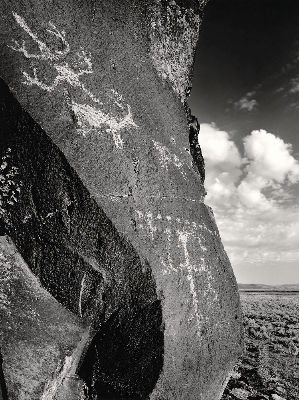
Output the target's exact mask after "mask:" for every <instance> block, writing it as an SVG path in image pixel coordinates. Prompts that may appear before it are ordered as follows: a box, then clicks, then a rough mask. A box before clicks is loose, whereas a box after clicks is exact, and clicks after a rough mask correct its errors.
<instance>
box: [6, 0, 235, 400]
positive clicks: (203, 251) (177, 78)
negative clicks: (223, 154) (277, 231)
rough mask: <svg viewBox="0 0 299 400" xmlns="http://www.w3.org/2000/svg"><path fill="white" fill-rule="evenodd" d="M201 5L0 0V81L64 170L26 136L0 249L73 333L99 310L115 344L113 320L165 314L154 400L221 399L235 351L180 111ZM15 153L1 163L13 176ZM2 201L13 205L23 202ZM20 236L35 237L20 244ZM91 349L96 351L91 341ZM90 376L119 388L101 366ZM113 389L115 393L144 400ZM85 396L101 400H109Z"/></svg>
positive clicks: (199, 179)
mask: <svg viewBox="0 0 299 400" xmlns="http://www.w3.org/2000/svg"><path fill="white" fill-rule="evenodd" d="M162 3H163V4H162ZM204 4H205V1H203V0H201V1H199V7H198V9H197V7H194V6H193V2H189V1H185V2H183V1H178V2H175V1H172V2H170V1H169V2H162V1H160V0H143V1H137V0H124V1H120V0H111V1H101V2H98V1H94V2H87V1H81V0H73V1H65V0H57V1H55V2H52V1H46V0H43V1H39V2H37V1H34V0H33V1H31V2H30V5H29V4H28V5H25V4H24V3H23V2H21V3H20V2H19V1H17V0H10V1H8V0H4V3H3V12H2V19H0V23H1V32H3V46H2V47H1V48H0V55H1V61H0V75H1V76H2V77H3V79H4V80H5V81H6V82H7V84H8V85H9V87H10V88H11V89H12V90H13V92H14V93H15V95H16V98H17V99H18V101H19V103H20V104H21V105H22V107H23V108H24V109H26V110H27V112H28V113H29V114H30V115H31V116H32V118H33V119H34V121H36V122H37V123H39V124H40V125H41V126H42V127H43V129H44V131H45V132H46V133H47V135H49V137H50V138H51V139H52V140H53V142H54V143H55V144H56V145H57V146H58V147H59V149H60V150H61V151H62V153H63V154H64V156H65V158H63V157H62V154H61V153H57V151H56V150H53V149H54V147H51V146H50V147H49V146H48V145H46V146H45V140H44V139H42V140H41V139H40V138H39V136H40V135H41V134H40V133H39V134H38V135H37V136H38V140H37V136H33V135H31V136H30V135H29V136H30V138H32V139H30V141H31V142H30V143H31V144H30V149H31V150H30V153H31V152H32V154H33V156H32V155H31V154H30V156H31V157H32V160H33V161H34V167H33V164H32V166H31V167H30V168H31V169H30V171H31V173H30V174H28V171H29V170H26V171H27V172H26V173H25V176H26V179H25V183H24V184H23V186H22V187H20V196H25V197H24V200H23V199H21V203H24V204H27V205H26V207H25V206H24V207H25V208H24V210H23V211H22V206H20V203H18V204H17V206H16V210H20V211H18V213H19V215H18V217H17V216H15V217H13V218H14V219H13V221H12V223H11V225H10V231H9V234H10V235H14V236H13V239H14V241H15V242H16V243H17V245H18V247H19V248H20V249H21V248H22V249H23V250H22V252H23V253H24V258H25V259H26V261H27V262H28V264H29V265H30V267H31V268H32V271H34V273H35V274H36V275H37V276H39V277H40V279H41V281H42V283H43V285H45V287H47V288H48V290H49V291H50V290H51V293H52V294H53V295H55V296H56V297H57V299H59V301H60V302H61V303H63V304H64V305H65V306H67V307H69V308H70V309H72V310H73V311H75V312H77V313H78V311H79V314H80V315H83V318H87V319H88V320H92V315H94V313H95V312H94V310H99V313H98V314H99V315H101V316H102V317H103V316H104V317H105V319H104V321H106V322H108V320H109V324H110V325H111V327H114V326H117V329H120V328H119V325H118V322H117V321H118V320H119V318H122V316H120V317H119V316H118V315H117V318H116V319H112V320H110V317H111V316H112V315H114V314H115V312H116V313H119V312H120V311H118V310H119V309H121V310H123V311H122V312H123V314H122V315H123V316H125V315H126V316H128V321H130V316H131V313H132V312H133V313H134V312H135V311H136V316H137V315H139V316H140V318H141V316H142V315H143V311H142V309H143V307H145V309H146V310H148V312H152V310H151V311H150V307H151V305H153V304H154V303H155V302H156V301H159V300H161V308H162V319H163V322H164V324H165V330H164V350H163V368H162V370H161V372H160V374H159V378H158V381H157V383H156V385H155V387H154V388H153V390H152V392H151V393H150V394H149V395H148V397H149V398H150V399H151V400H166V399H169V398H171V399H173V400H181V399H190V400H193V399H194V400H195V399H198V397H199V396H200V397H201V400H215V399H218V398H219V397H220V395H221V392H222V390H223V385H224V383H225V380H226V378H227V375H228V374H229V372H230V370H231V369H232V368H233V365H234V364H235V362H236V360H237V358H238V356H239V355H240V353H241V349H242V329H241V310H240V303H239V296H238V289H237V284H236V280H235V277H234V275H233V271H232V268H231V265H230V262H229V260H228V257H227V255H226V253H225V251H224V248H223V246H222V243H221V239H220V235H219V232H218V229H217V225H216V221H215V219H214V216H213V213H212V211H211V209H210V208H209V207H208V206H207V205H206V204H205V202H204V199H205V189H204V185H203V180H204V162H203V159H202V156H201V151H200V147H199V144H198V138H197V136H198V126H197V122H196V121H195V120H193V119H192V120H190V119H189V121H188V112H187V115H186V109H185V104H186V100H187V96H188V94H189V92H190V86H191V71H192V66H193V57H194V52H195V48H196V43H197V39H198V33H199V28H200V24H201V18H202V8H203V6H204ZM13 12H14V14H13ZM20 18H21V19H20ZM49 20H50V21H51V22H52V23H53V24H54V25H55V27H54V28H53V26H52V28H51V26H49ZM24 21H25V22H24ZM26 24H27V25H26ZM47 29H48V31H47ZM49 29H50V31H51V30H52V32H53V29H54V30H55V29H56V31H55V34H53V33H52V34H51V32H49ZM29 30H30V31H31V33H30V32H29ZM28 32H29V33H28ZM36 37H38V38H39V39H40V40H41V41H42V43H43V46H41V44H40V43H41V42H38V41H37V39H36ZM13 40H17V41H18V43H19V44H18V45H17V44H16V43H15V42H13ZM23 43H24V46H25V48H26V52H25V49H24V48H23V47H22V44H23ZM61 52H64V53H63V54H61ZM30 54H33V56H32V57H30ZM34 68H35V69H34ZM24 83H25V84H24ZM5 112H6V113H10V110H9V109H7V110H6V111H5ZM10 115H11V114H10ZM11 118H12V117H11ZM11 123H12V121H11ZM22 126H23V123H20V124H19V127H18V129H20V131H22V129H23V127H22ZM25 132H27V133H26V134H25V136H24V137H25V138H27V137H28V134H29V133H28V130H27V131H26V129H25ZM38 132H40V131H39V130H38ZM43 134H44V133H43ZM12 136H13V135H12ZM42 136H43V135H42ZM43 137H44V136H43ZM41 143H42V144H41ZM44 146H45V148H44ZM23 147H24V143H23V141H22V140H20V141H19V142H16V151H14V152H13V153H11V154H7V155H6V157H7V159H10V158H9V157H11V160H12V161H13V162H14V163H15V162H16V163H18V168H19V170H20V172H21V173H22V174H23V171H24V168H25V167H23V166H22V162H21V160H20V155H22V157H24V158H25V160H26V163H25V165H27V164H28V162H29V161H28V160H27V158H28V157H29V154H26V153H24V149H23ZM35 149H38V151H37V150H36V151H34V150H35ZM55 149H56V148H55ZM190 153H191V154H190ZM62 160H63V161H62ZM66 160H67V162H66ZM5 162H6V161H5ZM67 163H69V165H70V166H71V167H72V168H73V170H72V169H71V168H70V166H69V165H68V164H67ZM62 170H63V171H66V170H67V171H72V172H70V174H71V175H70V174H69V173H67V174H66V175H65V174H64V173H63V172H61V171H62ZM36 171H38V172H36ZM74 171H76V174H77V175H76V174H74ZM11 175H12V176H13V177H14V180H15V181H16V182H17V181H18V179H19V178H18V174H17V171H15V170H13V169H12V170H11ZM36 175H37V176H38V178H34V176H36ZM78 177H79V178H80V179H79V178H78ZM29 178H30V179H31V180H32V179H33V181H34V185H32V184H30V183H27V182H26V181H27V180H28V179H29ZM30 179H29V182H31V180H30ZM83 185H84V186H83ZM53 187H54V188H55V190H53ZM84 187H85V188H86V189H85V188H84ZM6 189H7V191H8V193H9V191H10V190H11V189H12V192H11V196H12V197H11V199H12V201H11V202H12V203H13V204H14V200H13V199H14V197H18V193H17V192H15V191H14V190H13V186H12V185H11V184H7V187H6ZM51 196H53V198H52V197H51ZM49 199H51V200H50V201H49ZM8 204H9V203H8ZM9 206H11V205H10V204H9ZM25 209H26V212H27V213H29V214H30V215H31V217H30V218H29V219H28V217H26V215H25V214H24V211H25ZM56 210H58V212H56ZM22 218H25V220H26V223H25V222H24V223H23V222H22V223H20V221H22ZM51 221H52V222H51ZM110 221H111V222H112V223H111V222H110ZM17 223H18V224H19V225H20V227H19V228H18V229H15V230H14V228H13V225H16V224H17ZM112 224H113V225H112ZM16 226H17V225H16ZM26 226H28V229H32V230H34V232H35V234H34V235H31V234H30V235H27V237H26V228H25V227H26ZM58 227H59V228H58ZM29 231H30V230H29ZM53 238H54V239H53ZM129 242H130V243H131V244H129ZM23 253H22V254H23ZM139 257H140V258H139ZM140 260H148V262H145V261H140ZM56 271H61V273H60V275H59V276H56V275H55V274H56ZM53 276H56V278H55V284H54V283H53V282H52V281H53V279H51V277H53ZM82 281H83V287H84V291H83V292H82V291H81V289H82ZM51 282H52V283H51ZM78 282H81V283H80V284H78ZM124 282H125V284H124ZM66 283H67V285H66ZM80 285H81V288H80ZM89 293H90V294H89ZM142 293H146V294H145V295H144V296H143V294H142ZM156 293H158V295H157V294H156ZM129 294H130V295H129ZM78 299H81V301H80V310H79V309H78V304H79V301H78ZM136 304H139V305H140V304H142V305H143V306H142V307H141V309H138V310H136V309H135V308H136ZM155 304H156V303H155ZM119 307H120V308H119ZM142 318H143V317H142ZM142 318H141V320H142ZM100 320H101V323H99V326H98V327H97V328H96V332H98V331H100V330H101V329H102V319H101V318H100ZM137 320H138V318H137ZM137 320H136V321H137ZM156 322H157V321H153V324H154V323H156ZM136 323H137V322H136ZM128 326H131V325H130V322H128ZM153 326H154V325H153ZM123 328H124V329H127V328H126V325H124V327H123ZM120 331H121V329H120ZM102 332H103V335H104V333H105V335H106V337H107V333H106V332H105V330H103V331H102ZM156 332H157V331H156ZM116 334H117V333H116ZM157 334H158V332H157ZM97 337H98V336H97ZM158 337H159V334H158ZM117 341H118V339H117ZM129 343H130V341H129V338H128V344H129ZM92 346H93V347H92V348H93V349H96V348H97V347H98V346H99V348H103V347H105V346H106V344H105V340H104V339H103V337H101V334H99V342H98V344H96V343H93V344H92ZM108 347H109V346H108ZM141 347H143V346H141ZM92 348H91V349H92ZM158 348H159V345H158ZM91 351H92V350H91ZM88 354H90V353H89V352H88ZM141 358H142V357H141ZM134 360H135V358H134ZM137 361H138V360H137V359H136V362H137ZM134 362H135V361H134ZM134 362H133V361H132V363H134ZM138 363H139V361H138V362H137V364H136V365H138ZM150 363H151V365H154V361H151V362H150ZM105 368H106V367H105ZM120 368H121V371H124V367H123V366H121V367H120ZM96 371H97V372H96ZM155 371H157V370H156V369H155ZM92 373H93V374H94V375H95V376H97V375H101V376H113V374H116V375H117V371H113V370H112V371H111V370H108V369H107V368H106V369H101V366H100V365H99V364H98V363H97V362H95V363H94V366H93V367H92ZM116 375H115V376H116ZM120 375H121V379H122V382H123V383H122V388H124V387H127V388H130V389H128V390H129V392H130V393H131V394H132V393H135V394H136V393H137V392H138V391H139V392H138V393H141V392H140V388H139V387H132V382H130V381H128V380H127V379H126V378H125V375H123V373H121V374H120ZM142 376H143V375H142V373H141V374H140V377H142ZM154 377H156V375H154ZM140 379H141V378H140ZM153 379H156V378H153ZM137 381H138V382H139V378H138V379H137ZM93 382H94V385H93V390H96V389H95V388H96V387H98V388H101V389H99V390H105V391H106V392H107V396H108V395H109V392H111V391H112V392H113V390H115V386H113V385H110V384H109V385H108V386H105V387H106V388H105V389H103V384H102V383H101V382H100V381H98V380H97V378H96V377H95V379H94V380H93ZM152 384H153V382H152ZM91 386H92V385H91ZM148 392H149V389H148V386H147V389H146V393H145V392H142V394H139V395H140V396H147V393H148ZM135 394H132V395H134V396H135ZM119 395H120V396H127V392H126V391H125V390H124V389H121V393H119Z"/></svg>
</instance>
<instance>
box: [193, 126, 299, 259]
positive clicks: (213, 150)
mask: <svg viewBox="0 0 299 400" xmlns="http://www.w3.org/2000/svg"><path fill="white" fill-rule="evenodd" d="M200 144H201V147H202V152H203V155H204V157H205V161H206V175H207V180H206V189H207V193H208V194H207V198H206V202H207V204H209V205H211V206H212V207H213V209H214V212H215V215H216V218H217V222H218V225H219V229H220V233H221V236H222V239H223V241H224V244H225V247H226V249H227V251H228V253H229V256H230V258H231V260H232V263H233V265H234V264H238V263H240V262H244V261H246V262H248V263H250V262H251V263H256V262H259V263H263V262H266V261H267V262H271V260H272V261H273V262H277V261H279V260H286V261H287V260H298V261H299V249H298V243H299V207H298V206H296V205H293V206H292V207H290V205H289V202H288V200H289V197H290V196H289V192H288V191H289V189H290V188H291V187H292V186H293V185H294V184H296V183H298V182H299V163H298V161H297V160H296V159H295V157H294V156H293V154H292V146H291V145H290V144H288V143H285V142H284V141H283V140H282V139H281V138H279V137H278V136H275V135H274V134H272V133H269V132H267V131H265V130H255V131H252V132H251V133H250V134H249V135H248V136H246V137H245V138H244V139H243V146H242V148H240V149H238V147H237V146H236V144H235V142H234V140H233V137H232V136H231V135H230V134H229V133H228V132H225V131H222V130H219V129H218V128H217V127H216V126H215V125H214V124H202V125H201V133H200Z"/></svg>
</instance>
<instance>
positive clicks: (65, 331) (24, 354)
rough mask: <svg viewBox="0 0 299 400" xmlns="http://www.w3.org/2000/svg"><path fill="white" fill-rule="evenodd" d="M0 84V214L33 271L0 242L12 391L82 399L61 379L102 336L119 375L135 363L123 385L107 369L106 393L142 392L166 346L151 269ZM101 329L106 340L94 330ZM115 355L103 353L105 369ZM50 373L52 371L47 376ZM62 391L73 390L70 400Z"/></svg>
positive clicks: (5, 340)
mask: <svg viewBox="0 0 299 400" xmlns="http://www.w3.org/2000/svg"><path fill="white" fill-rule="evenodd" d="M0 88H1V90H0V126H1V127H2V129H3V131H2V133H3V134H2V135H1V153H0V156H1V161H2V163H1V169H2V171H3V179H2V180H1V182H2V185H3V186H4V187H8V189H7V191H1V216H2V219H3V221H4V227H5V232H6V234H8V235H9V236H10V237H11V238H12V240H13V241H14V243H15V244H16V246H17V247H18V249H19V252H20V253H21V254H22V256H23V258H24V260H25V261H26V262H27V264H28V266H29V268H30V269H29V268H28V267H26V265H24V264H25V263H24V262H23V261H21V260H20V256H19V255H17V256H16V257H15V259H13V261H12V262H10V258H12V257H13V256H14V253H15V252H16V250H14V249H11V247H10V246H8V245H7V246H5V240H4V242H3V243H4V245H3V246H4V248H3V252H2V253H1V252H0V256H1V254H2V256H1V257H2V258H1V259H0V261H2V265H1V267H2V268H1V277H0V279H1V281H2V282H1V283H3V284H2V286H1V292H0V295H1V297H0V299H1V303H0V305H1V311H3V318H1V321H2V323H3V326H2V331H1V343H0V345H1V347H2V352H3V357H4V363H5V365H7V366H6V369H5V376H7V383H8V391H9V394H10V395H11V396H12V398H18V399H19V398H20V399H23V398H24V399H28V400H29V399H32V398H37V397H38V396H37V395H41V393H42V392H43V390H44V397H43V400H48V399H52V397H53V396H52V394H53V392H57V396H60V397H57V396H56V397H57V398H59V399H60V398H61V399H69V400H71V399H75V398H77V397H78V398H79V397H80V394H79V393H77V392H78V390H79V389H80V387H79V388H77V389H78V390H77V389H76V390H75V389H74V391H72V390H70V389H69V388H67V389H64V388H63V385H64V381H65V379H64V378H65V375H66V376H67V377H69V376H70V375H71V376H77V379H78V377H79V376H81V375H82V374H81V372H80V371H79V370H80V363H82V362H83V358H84V354H85V352H86V351H87V347H89V352H92V353H93V354H94V352H95V348H96V347H97V349H98V350H97V351H100V350H99V349H100V346H101V345H103V342H104V344H105V346H106V347H107V346H110V348H111V349H113V348H115V349H116V350H115V352H116V351H117V352H118V353H119V354H120V355H122V358H121V359H120V360H119V363H118V365H117V368H118V370H119V371H120V372H122V371H125V370H126V369H128V370H129V371H131V370H132V369H133V368H136V367H137V365H139V366H140V368H139V369H138V370H137V371H135V374H134V375H130V374H129V375H126V376H124V377H123V380H122V382H120V380H119V379H117V377H115V376H114V375H113V373H112V372H113V371H112V372H111V371H110V370H109V368H108V369H107V368H105V367H103V368H102V369H103V373H105V375H106V379H108V381H109V382H108V383H107V385H106V386H107V387H106V391H107V393H109V392H110V391H113V390H114V386H115V385H116V387H117V388H118V390H119V393H120V394H121V395H122V396H127V397H129V398H135V397H136V396H137V398H143V397H144V396H146V395H148V394H149V393H150V392H151V390H152V389H153V387H154V385H155V382H156V380H157V378H158V376H159V373H160V371H161V368H162V363H163V359H162V357H163V351H164V349H163V324H162V312H161V302H160V300H159V299H158V297H157V295H156V285H155V282H154V280H153V277H152V274H151V269H150V266H149V264H148V262H147V261H146V260H145V259H142V258H140V257H139V255H138V254H137V253H136V251H135V250H134V248H133V247H132V245H131V244H130V243H128V242H127V240H126V239H125V238H124V237H123V236H122V235H120V234H118V232H117V231H116V229H115V228H114V226H113V225H112V223H111V221H110V220H109V219H108V218H107V216H106V215H105V213H104V212H103V210H102V209H101V208H100V207H99V206H98V205H97V204H96V202H95V201H94V200H93V199H91V197H90V195H89V193H88V192H87V190H86V189H85V188H84V186H83V185H82V183H81V181H80V180H79V178H78V176H77V175H76V173H75V172H74V171H73V170H72V169H71V168H70V166H69V165H68V163H67V161H66V159H65V157H64V156H63V154H62V153H61V152H60V151H59V149H58V148H57V147H56V146H55V145H54V144H53V143H52V142H51V140H50V139H49V138H48V136H47V135H46V134H45V133H44V132H43V131H42V129H41V128H40V127H39V126H38V125H37V124H36V123H35V122H34V121H33V120H32V118H31V117H30V116H29V115H28V114H27V113H26V112H24V111H23V110H22V108H21V106H20V105H19V104H18V102H17V101H16V100H15V99H14V98H13V97H12V95H11V94H10V92H9V90H8V88H7V86H6V85H5V84H4V83H3V82H1V84H0ZM10 171H13V173H10ZM0 250H1V249H0ZM26 268H27V269H26ZM20 269H21V272H19V270H20ZM24 270H25V273H26V274H27V275H26V276H23V275H24ZM30 270H31V272H30ZM20 274H21V275H20ZM36 277H37V278H38V279H36ZM24 282H25V283H24ZM41 285H42V286H43V287H44V288H45V289H47V291H45V290H44V289H43V290H42V289H41V287H40V286H41ZM19 286H21V287H20V288H19ZM50 294H51V295H52V296H53V297H52V296H50ZM43 297H45V300H43ZM54 298H55V299H56V300H58V302H59V303H57V301H56V300H54ZM34 299H36V304H34ZM62 305H63V306H65V307H66V308H67V309H68V310H70V311H72V313H73V314H76V315H77V318H75V317H74V316H72V314H71V313H70V312H67V311H66V309H64V308H63V307H62ZM35 307H37V310H36V309H35ZM27 311H28V316H27ZM1 317H2V315H1ZM52 319H54V320H53V321H52ZM69 320H70V321H69ZM112 320H113V321H114V323H113V325H112V326H111V321H112ZM141 322H142V324H141ZM18 324H20V325H21V326H22V328H23V330H22V332H21V333H20V331H19V329H18V328H17V326H18ZM69 325H71V327H69ZM143 325H144V326H147V331H146V332H144V326H143ZM81 326H82V327H84V330H83V332H82V329H83V328H81ZM51 330H52V331H53V333H52V332H51ZM70 330H72V332H69V331H70ZM102 330H104V331H105V332H106V338H105V339H103V337H102V336H101V335H100V334H99V333H98V331H100V332H101V331H102ZM73 331H74V332H73ZM11 332H13V334H14V335H16V338H14V336H13V335H12V334H11ZM33 332H34V333H33ZM55 333H56V336H55ZM20 335H21V338H20ZM80 335H81V336H82V335H83V336H84V337H83V338H82V339H81V337H80ZM99 335H100V339H97V338H98V336H99ZM74 336H75V337H74ZM112 338H113V340H112ZM82 341H83V342H82ZM60 342H62V343H60ZM69 342H70V343H69ZM98 342H100V344H99V343H98ZM47 343H48V347H47V345H46V344H47ZM130 343H131V347H130V348H129V347H128V344H130ZM8 344H9V346H8ZM132 344H134V346H133V345H132ZM71 346H73V347H74V348H72V347H71ZM27 347H28V351H27V350H26V349H27ZM61 347H63V349H64V347H67V348H69V347H71V350H72V351H73V354H72V355H71V356H69V357H71V358H67V359H66V360H65V361H64V352H63V349H61ZM112 356H113V355H112V354H109V353H107V354H105V357H104V356H103V355H102V357H103V362H105V363H106V365H107V366H108V365H110V358H109V357H112ZM34 357H36V362H34ZM82 357H83V358H82ZM113 361H114V360H113ZM61 363H62V365H60V364H61ZM114 365H116V363H115V362H114ZM29 366H31V368H29ZM42 366H44V367H45V368H46V370H45V371H44V370H43V369H42ZM92 366H93V364H91V365H90V368H92ZM141 367H142V368H141ZM56 370H57V371H58V376H57V377H56V378H54V379H53V380H51V379H50V377H51V375H52V373H54V372H55V371H56ZM148 372H149V373H150V375H149V377H148V376H147V374H148ZM24 374H25V376H23V375H24ZM91 376H92V374H91ZM145 380H147V385H146V387H145V388H143V384H142V385H141V382H144V381H145ZM86 381H87V380H86ZM96 382H97V379H94V382H93V383H96ZM46 384H47V385H46ZM46 386H47V387H46ZM81 386H82V382H81ZM57 387H58V389H57ZM65 390H67V391H68V390H70V394H69V395H68V396H67V395H66V392H65ZM80 390H81V389H80ZM90 390H91V389H90ZM61 391H62V393H61ZM105 393H106V392H104V394H105ZM51 396H52V397H51ZM76 396H77V397H76ZM138 396H139V397H138ZM56 397H53V398H56ZM116 398H118V397H116Z"/></svg>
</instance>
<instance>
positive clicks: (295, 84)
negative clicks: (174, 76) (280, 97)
mask: <svg viewBox="0 0 299 400" xmlns="http://www.w3.org/2000/svg"><path fill="white" fill-rule="evenodd" d="M298 92H299V76H298V77H297V78H294V79H292V80H291V88H290V93H291V94H294V93H298Z"/></svg>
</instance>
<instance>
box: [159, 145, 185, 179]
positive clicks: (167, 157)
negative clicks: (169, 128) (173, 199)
mask: <svg viewBox="0 0 299 400" xmlns="http://www.w3.org/2000/svg"><path fill="white" fill-rule="evenodd" d="M153 143H154V147H155V149H156V150H158V152H159V155H160V163H161V167H162V168H164V169H165V170H167V171H168V167H169V165H170V164H173V165H174V166H176V167H177V168H178V169H179V171H180V173H181V174H182V175H183V177H184V179H187V175H186V172H185V171H184V168H188V169H189V167H188V165H186V164H185V163H183V162H182V161H181V160H180V159H179V157H178V156H177V155H176V154H174V153H172V152H171V151H170V150H169V149H168V147H166V146H164V145H163V144H162V143H159V142H156V141H155V140H153Z"/></svg>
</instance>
